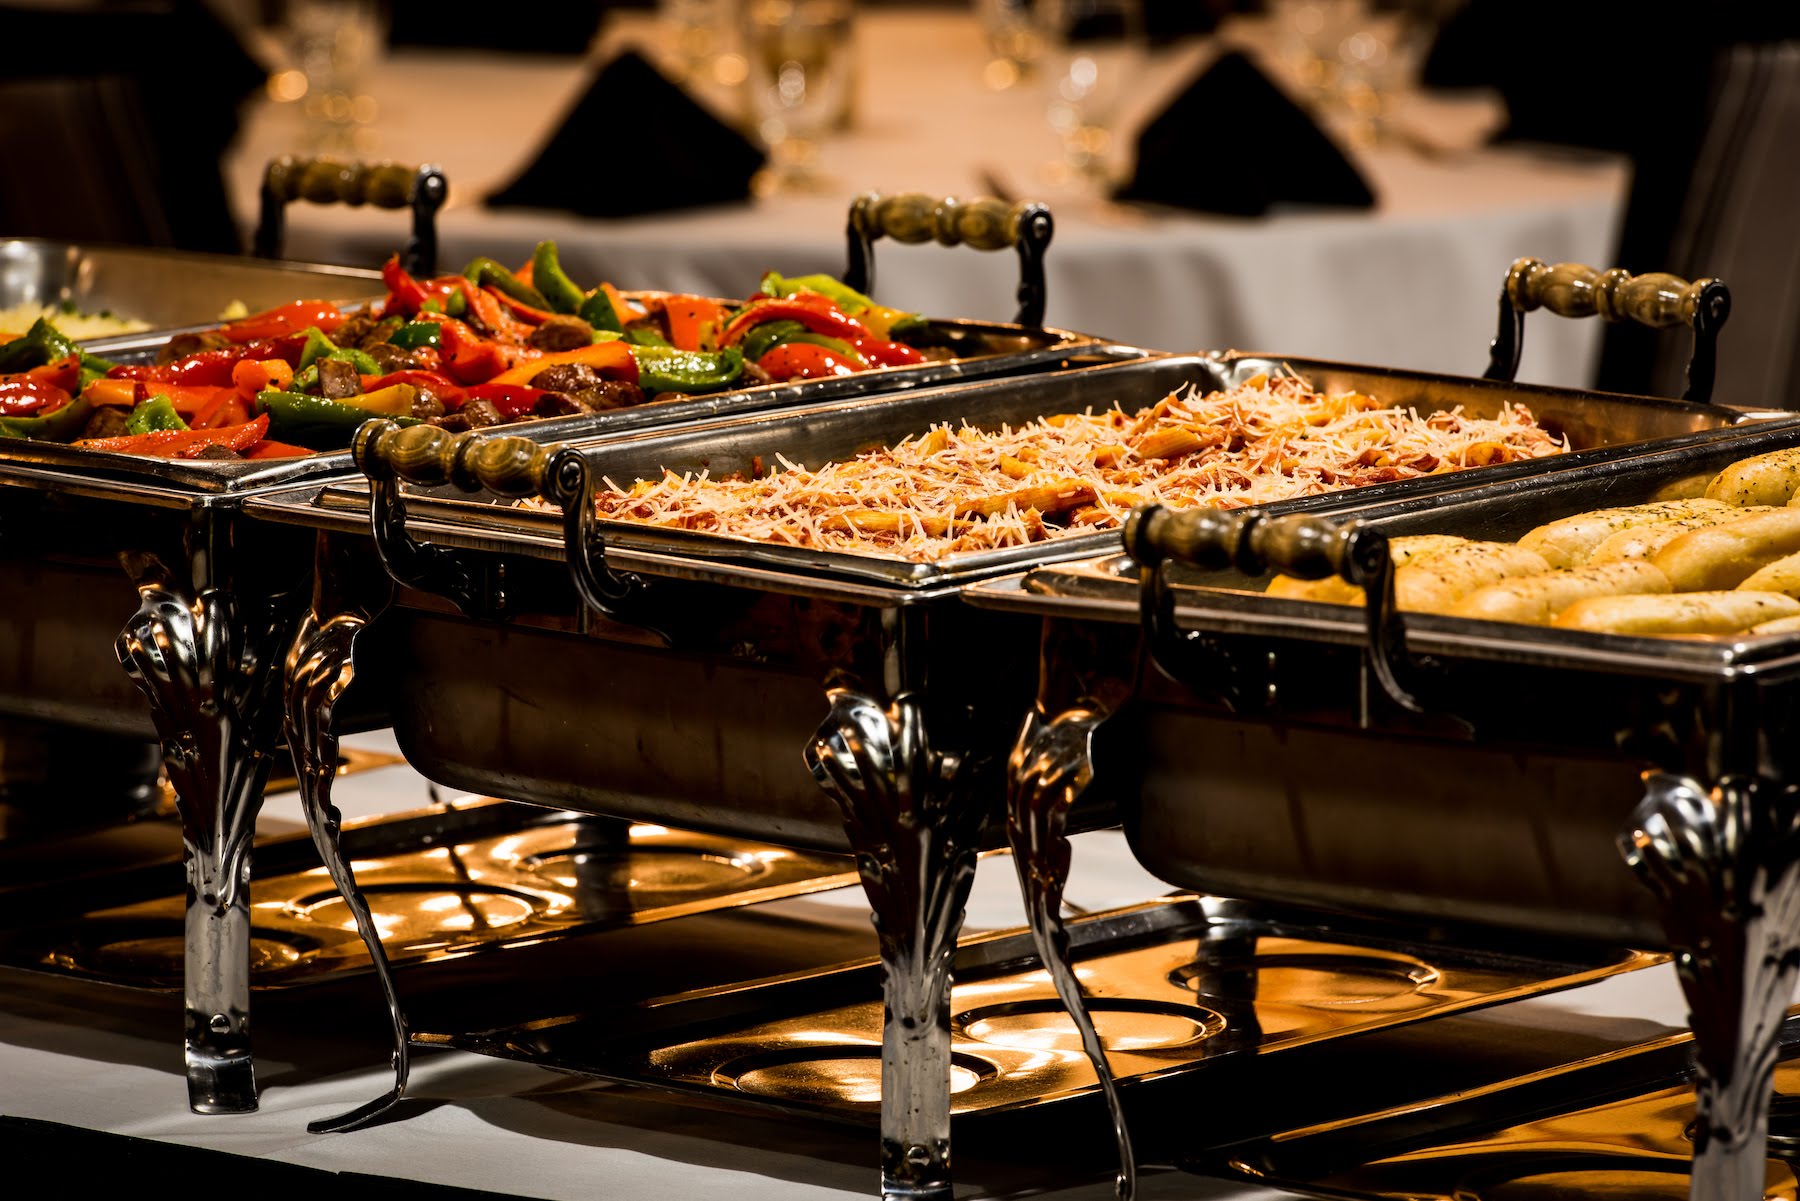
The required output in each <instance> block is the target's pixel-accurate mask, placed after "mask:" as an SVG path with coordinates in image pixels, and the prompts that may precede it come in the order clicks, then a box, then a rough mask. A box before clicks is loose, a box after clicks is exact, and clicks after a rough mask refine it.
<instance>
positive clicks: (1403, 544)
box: [1267, 534, 1468, 605]
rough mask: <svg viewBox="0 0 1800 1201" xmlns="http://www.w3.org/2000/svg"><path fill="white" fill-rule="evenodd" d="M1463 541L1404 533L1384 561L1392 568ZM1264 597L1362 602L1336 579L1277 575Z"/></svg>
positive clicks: (1360, 595)
mask: <svg viewBox="0 0 1800 1201" xmlns="http://www.w3.org/2000/svg"><path fill="white" fill-rule="evenodd" d="M1467 541H1468V539H1467V538H1459V537H1457V536H1456V535H1455V534H1406V535H1403V536H1401V537H1399V538H1389V539H1388V558H1390V559H1392V560H1393V561H1394V566H1395V567H1400V566H1403V565H1405V564H1406V563H1409V562H1411V561H1412V560H1413V559H1415V558H1417V557H1418V556H1420V555H1428V554H1431V553H1432V552H1434V551H1440V550H1444V549H1447V548H1448V547H1452V546H1456V545H1457V544H1459V543H1463V542H1467ZM1267 595H1269V596H1280V597H1286V598H1287V599H1288V600H1308V601H1319V602H1321V603H1323V604H1330V605H1360V604H1362V603H1363V590H1362V589H1361V588H1358V587H1357V586H1356V585H1354V584H1351V583H1347V582H1346V581H1344V580H1343V579H1342V578H1340V577H1338V576H1327V577H1326V578H1324V579H1322V580H1303V579H1300V578H1299V577H1297V576H1291V575H1278V576H1276V577H1275V578H1274V579H1272V580H1270V581H1269V588H1268V593H1267Z"/></svg>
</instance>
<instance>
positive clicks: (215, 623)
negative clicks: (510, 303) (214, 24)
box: [0, 163, 1146, 1112]
mask: <svg viewBox="0 0 1800 1201" xmlns="http://www.w3.org/2000/svg"><path fill="white" fill-rule="evenodd" d="M296 173H298V174H296ZM427 174H428V171H425V170H424V169H422V170H421V172H420V173H419V174H417V175H414V174H412V173H410V172H407V171H400V170H398V169H385V168H384V169H377V170H375V171H374V172H372V173H371V172H359V169H355V168H346V167H343V166H341V165H337V164H330V163H280V164H275V165H274V166H272V167H271V182H270V185H269V187H270V189H272V190H273V192H275V193H279V195H277V196H276V200H275V202H272V205H273V207H272V208H266V209H265V216H268V215H269V213H271V212H272V213H274V214H275V215H276V216H277V217H278V216H279V212H280V203H279V202H280V201H281V200H283V199H284V198H291V196H289V195H288V194H289V193H291V192H293V190H294V188H293V186H292V185H293V184H294V181H295V180H298V179H301V178H302V177H304V179H305V180H307V181H313V180H315V177H317V180H319V181H323V183H329V184H331V185H332V186H331V188H328V189H326V190H325V191H319V192H318V194H317V195H316V196H315V195H314V191H315V189H313V188H312V184H311V183H304V184H303V185H302V186H300V193H301V194H304V195H307V196H308V197H309V198H314V199H318V198H320V197H322V196H325V195H327V193H329V194H330V195H331V196H333V197H335V198H338V199H344V198H347V196H358V197H361V198H363V199H365V200H373V201H375V202H377V203H380V202H381V196H386V197H387V198H388V199H395V200H405V199H406V198H407V197H408V196H411V197H412V198H414V199H417V198H418V196H420V195H423V194H424V193H425V192H426V191H429V190H430V189H429V188H427V187H426V182H429V181H427V180H426V176H427ZM277 176H279V177H280V178H279V179H277ZM421 181H426V182H421ZM339 185H341V187H340V186H339ZM432 186H433V187H436V188H437V191H438V193H440V194H441V178H440V179H439V180H438V184H437V185H432ZM346 188H347V189H348V190H349V191H348V193H347V194H346V193H344V192H343V189H346ZM333 189H336V190H333ZM371 189H373V192H371ZM375 192H379V193H381V195H380V196H378V195H375V194H374V193H375ZM365 193H368V194H367V195H365ZM428 198H429V197H428ZM922 200H923V198H920V197H907V196H903V197H894V198H888V199H886V200H881V199H879V198H869V197H865V198H863V199H862V200H860V201H859V202H858V208H857V209H856V212H857V213H859V214H860V216H859V217H858V218H857V225H856V229H857V234H856V238H857V240H858V245H859V246H860V247H861V252H860V255H859V256H858V257H857V258H856V259H855V260H854V261H855V262H859V263H861V265H862V267H861V269H862V272H863V280H864V282H865V283H866V280H867V277H868V273H869V271H871V270H872V264H871V260H870V257H869V253H868V242H869V241H871V240H872V239H874V238H877V237H882V236H887V237H893V238H896V239H898V240H902V241H918V240H923V239H925V238H929V237H936V238H937V239H938V240H939V241H942V242H944V243H946V244H954V243H956V242H964V243H967V244H969V245H974V246H977V247H980V248H983V249H993V248H999V247H1004V246H1013V245H1016V247H1017V249H1018V250H1019V254H1020V261H1021V293H1020V300H1021V309H1020V321H1021V322H1022V324H1002V323H993V322H979V321H934V322H932V323H931V327H930V337H931V339H932V340H934V341H935V342H937V343H938V344H939V345H941V346H943V347H946V348H948V349H949V350H950V351H952V352H953V353H954V355H955V357H953V358H951V359H949V360H946V361H941V362H931V363H927V364H924V365H921V366H917V367H908V368H896V369H885V370H880V371H872V372H864V373H860V374H857V375H853V376H847V377H841V378H833V379H824V380H808V381H799V382H794V383H787V384H779V385H768V386H761V387H754V388H746V389H739V390H736V391H734V392H729V393H721V394H717V395H712V396H703V397H698V398H694V399H690V400H685V401H679V402H670V403H665V404H652V405H644V406H640V407H637V408H632V409H626V410H618V411H614V412H609V413H605V414H600V415H593V416H588V417H580V418H570V419H565V420H556V421H545V422H538V423H533V424H529V425H525V426H521V427H518V428H517V429H516V430H514V429H512V428H509V430H508V433H509V434H510V433H514V432H516V433H518V434H519V435H520V436H523V437H526V438H532V439H541V438H552V437H569V436H572V435H574V434H578V433H581V434H589V435H592V434H595V433H597V432H601V431H605V432H608V433H611V434H618V433H625V432H629V431H642V430H647V429H652V428H657V427H663V426H669V425H674V424H678V423H681V422H687V421H695V420H699V419H703V418H715V419H716V418H720V417H725V416H730V415H736V414H746V413H752V412H756V411H759V410H763V409H768V408H774V407H777V406H783V405H792V404H801V403H807V402H816V401H821V400H840V401H843V400H850V399H852V398H861V397H867V396H873V395H876V394H878V393H881V392H884V391H890V390H904V389H911V388H918V387H921V386H923V385H927V384H938V383H944V382H948V381H956V380H962V379H968V378H979V377H983V376H987V375H1002V374H1008V373H1029V372H1036V371H1046V370H1052V369H1056V368H1059V367H1064V366H1066V365H1068V364H1069V363H1070V362H1071V361H1074V360H1076V359H1079V358H1085V357H1089V356H1092V357H1095V358H1099V359H1102V360H1105V359H1115V358H1123V357H1141V356H1143V355H1144V354H1145V353H1146V352H1143V351H1139V350H1136V349H1133V348H1128V347H1117V346H1111V345H1105V344H1102V343H1099V342H1098V341H1096V340H1094V339H1091V338H1086V337H1084V336H1082V335H1077V334H1071V333H1067V332H1064V331H1059V330H1046V329H1043V328H1041V320H1042V312H1043V292H1042V271H1041V268H1042V262H1041V259H1042V253H1043V249H1044V245H1045V244H1046V243H1047V241H1048V238H1049V229H1050V225H1049V214H1048V213H1047V212H1045V211H1043V209H1042V207H1041V206H1030V205H1027V206H1016V207H1014V208H1008V207H1006V206H1003V205H998V204H997V202H991V201H976V202H970V203H967V204H957V203H953V202H942V203H937V202H931V203H927V204H924V205H923V207H921V205H920V203H919V202H920V201H922ZM418 232H419V231H418V230H415V233H418ZM426 232H429V231H428V230H427V231H426ZM262 241H267V239H262ZM428 242H429V239H427V240H426V242H425V243H421V242H419V241H418V240H417V239H415V243H414V245H413V246H411V247H410V248H409V252H411V253H415V254H421V255H422V254H425V253H426V251H427V250H428V249H429V247H428V245H427V243H428ZM108 261H111V260H108ZM151 261H156V260H155V256H151ZM226 262H230V260H226ZM180 265H181V260H179V259H168V260H167V261H166V262H165V264H164V267H163V270H164V271H166V272H169V273H170V275H171V276H172V277H173V276H178V275H179V271H178V270H176V268H178V267H179V266H180ZM236 266H238V267H239V268H241V269H242V271H244V272H247V273H249V276H250V277H255V278H259V277H260V276H259V274H258V273H269V272H273V271H277V268H275V267H272V266H265V265H260V264H253V263H239V264H236ZM90 274H92V271H90ZM197 278H199V279H201V280H202V281H205V282H207V283H208V284H209V285H210V283H211V282H215V281H216V279H218V278H222V277H217V276H214V275H207V274H205V273H201V274H199V275H198V276H197ZM229 278H233V279H235V278H236V277H235V276H231V277H229ZM279 278H280V279H281V281H282V287H281V288H280V290H279V291H278V292H277V293H276V294H275V298H276V299H278V300H288V299H292V296H293V291H292V289H294V288H295V287H296V285H297V284H298V283H300V282H301V281H304V282H305V285H306V286H305V288H304V289H303V290H305V291H313V292H317V291H319V290H321V288H320V286H319V285H318V284H317V283H316V282H315V281H316V280H317V279H323V280H327V281H332V280H336V279H337V278H338V273H336V272H325V273H324V274H323V275H321V276H316V277H315V276H312V275H305V274H296V273H295V272H293V271H291V270H289V271H287V272H286V273H285V274H281V275H280V276H279ZM346 278H350V279H355V280H357V281H359V282H360V281H363V280H365V278H373V277H365V276H364V275H362V274H360V273H347V274H346ZM368 291H369V292H371V293H375V294H379V293H380V292H381V291H383V288H382V286H381V285H380V283H379V280H378V279H377V281H376V283H375V284H374V286H372V287H370V288H368ZM265 295H266V294H259V303H268V302H270V301H265V300H263V297H264V296H265ZM225 303H226V298H225V297H223V296H220V297H218V299H217V300H216V301H215V302H214V303H213V304H212V305H211V307H209V308H208V309H207V310H206V311H205V313H204V318H205V319H208V320H210V319H212V318H214V317H216V315H217V311H218V309H219V308H221V307H223V305H224V304H225ZM168 333H169V331H167V330H164V331H162V332H161V333H159V334H156V335H143V336H133V337H124V338H114V339H108V340H103V341H100V342H97V343H94V344H93V345H92V347H91V349H92V350H93V351H94V352H95V353H97V354H102V355H107V356H111V357H115V358H119V359H125V360H131V359H143V358H148V357H150V356H151V355H153V354H154V352H155V350H156V348H157V347H159V346H160V345H161V344H162V342H163V341H164V340H165V339H166V337H167V336H168ZM352 469H353V468H352V464H351V461H350V456H349V454H348V452H340V453H336V454H320V455H313V456H309V457H307V458H304V459H295V460H284V461H270V462H227V463H214V462H192V461H190V462H181V461H172V460H152V459H147V458H141V457H136V456H127V455H119V454H110V453H102V452H96V451H89V450H82V449H78V448H75V447H70V446H60V445H56V444H52V443H43V442H26V441H22V440H10V441H0V485H6V486H8V488H9V489H10V494H9V497H8V502H7V506H8V507H7V509H6V512H5V521H6V538H7V549H6V552H5V553H6V554H7V556H8V558H9V559H10V560H11V565H12V566H14V567H16V570H13V571H9V572H8V573H7V574H6V579H7V584H6V589H7V590H8V595H9V598H10V599H11V600H12V601H13V602H14V604H13V606H12V607H11V608H9V610H8V615H7V617H6V618H5V619H0V620H3V621H4V623H5V624H4V625H0V629H8V628H9V629H10V632H11V633H12V634H13V637H12V638H11V639H9V640H8V642H7V644H6V646H7V650H6V652H5V653H4V655H3V656H0V713H11V714H15V715H18V716H22V717H27V718H32V719H37V720H47V721H55V722H61V723H65V724H70V725H74V726H78V727H82V728H86V729H91V730H104V731H108V732H112V733H118V734H123V735H127V736H135V737H141V738H146V739H148V738H152V737H160V739H161V740H162V742H163V744H164V753H165V762H166V764H167V766H168V768H169V771H170V775H171V778H172V779H174V780H175V782H176V785H177V791H178V793H179V795H180V798H181V802H182V804H181V813H182V817H183V826H184V832H185V834H186V840H187V843H188V846H189V849H190V855H191V856H192V859H193V863H192V864H191V865H190V866H191V873H192V875H193V878H194V879H195V881H196V888H197V891H196V892H195V894H194V896H193V897H192V898H190V901H191V912H190V916H189V923H188V928H189V936H190V942H191V946H190V955H191V956H192V965H193V967H192V971H191V973H190V975H192V976H193V977H194V978H195V982H194V984H193V986H192V988H191V989H190V995H189V1010H190V1012H189V1017H188V1062H189V1100H190V1104H191V1105H192V1106H193V1107H194V1108H195V1109H197V1110H199V1111H202V1112H224V1111H236V1110H242V1109H248V1108H253V1107H254V1105H255V1095H256V1090H255V1083H254V1078H253V1075H252V1071H251V1058H250V1050H249V1040H248V1035H247V1008H248V992H247V987H248V985H247V983H246V980H245V977H244V964H245V962H246V961H247V954H248V950H247V948H248V946H249V944H248V941H247V939H248V929H249V926H248V919H247V917H246V916H245V914H244V912H243V901H244V892H243V889H242V888H241V887H239V884H240V883H241V880H242V878H243V877H244V876H245V875H246V873H247V871H248V862H249V861H248V842H247V839H248V837H249V830H250V828H251V826H252V825H253V824H254V817H255V810H256V806H257V804H258V799H257V798H258V796H259V789H260V783H261V779H262V776H263V773H264V772H265V771H266V764H265V762H264V760H265V756H266V754H267V752H268V750H269V748H270V746H271V745H272V742H273V739H274V738H275V737H276V735H277V726H276V714H277V712H278V709H279V680H280V677H279V673H278V672H276V671H274V670H273V669H274V667H275V665H276V664H278V663H280V662H281V661H282V656H283V654H284V652H285V651H286V650H287V649H288V646H289V643H290V640H291V638H292V637H293V634H294V632H295V628H296V626H295V623H296V621H297V620H298V614H299V610H300V609H301V608H302V607H303V602H304V599H305V594H306V593H307V591H308V590H309V589H310V587H311V586H312V583H313V564H312V553H311V545H310V539H309V538H308V536H307V535H305V534H302V533H297V532H295V531H292V530H283V529H273V528H266V527H254V528H251V529H246V528H244V527H243V526H242V525H241V524H240V521H239V513H240V505H241V501H242V500H243V498H244V497H246V496H248V495H251V494H253V493H255V492H257V491H258V490H259V489H267V488H272V487H291V486H293V485H295V484H298V483H300V482H302V481H308V480H317V479H323V478H328V477H330V476H332V475H334V474H342V473H348V472H350V471H351V470H352ZM115 562H122V563H123V564H124V566H125V567H126V571H127V573H128V576H129V579H130V582H131V583H133V584H135V585H136V587H137V590H138V594H139V597H138V601H137V609H138V612H137V615H136V616H135V617H133V618H132V619H131V621H130V623H129V624H128V626H127V629H126V632H125V634H123V635H118V634H117V630H118V622H119V620H120V618H121V617H122V616H123V615H125V614H128V613H130V612H131V607H132V604H131V602H130V594H129V593H128V592H127V591H125V587H126V585H125V582H124V581H122V580H120V578H119V576H118V574H117V572H116V568H115V567H114V566H113V564H114V563H115ZM115 641H116V642H117V653H116V657H117V658H119V659H123V660H124V661H125V663H126V665H127V671H128V672H130V673H131V674H130V676H129V677H127V676H126V675H124V674H122V673H120V672H118V671H117V670H116V668H115V667H114V662H115V655H114V654H112V653H109V652H108V650H107V648H108V647H110V646H113V644H114V643H115ZM128 680H129V681H135V682H136V685H137V689H138V690H139V691H141V692H142V693H143V694H144V695H145V696H146V697H148V699H149V701H150V707H149V709H148V710H146V708H145V706H144V703H143V700H142V699H140V698H139V697H138V696H137V695H136V694H135V693H134V691H133V689H132V687H131V686H130V684H129V682H128ZM321 762H324V761H321ZM202 861H204V862H202ZM204 915H209V916H204Z"/></svg>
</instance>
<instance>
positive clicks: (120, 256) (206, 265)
mask: <svg viewBox="0 0 1800 1201" xmlns="http://www.w3.org/2000/svg"><path fill="white" fill-rule="evenodd" d="M384 290H385V289H384V287H383V285H382V282H381V275H380V273H379V272H375V271H365V270H360V269H357V268H352V267H330V266H324V265H321V264H317V263H283V262H270V261H265V260H258V259H241V258H233V257H231V256H229V255H218V254H196V253H193V252H191V251H179V250H152V249H148V248H144V247H135V246H88V245H83V244H80V243H76V242H61V241H54V240H51V239H47V238H9V239H7V240H5V241H0V309H6V308H12V307H13V306H14V305H22V304H32V305H43V306H51V305H55V306H61V307H68V308H71V309H74V310H76V311H79V312H84V313H100V312H107V313H111V314H112V315H113V316H115V317H122V318H128V319H132V320H136V321H141V322H143V323H145V324H146V325H147V326H149V327H151V328H153V329H174V328H180V327H184V326H193V325H205V324H216V323H217V322H218V321H219V320H220V319H221V314H222V313H223V312H224V311H225V310H226V309H227V308H228V307H230V306H232V305H234V304H237V303H239V302H241V303H242V304H243V305H244V306H245V307H246V308H248V309H249V310H251V311H252V312H255V311H257V310H260V309H266V308H273V307H274V306H276V305H278V304H285V303H286V302H288V301H290V300H293V299H294V298H295V297H296V296H300V295H306V296H317V297H320V298H322V299H331V300H356V299H359V298H362V297H374V296H380V295H381V294H382V292H383V291H384ZM15 332H20V333H22V332H24V331H22V330H20V331H15ZM119 342H120V339H118V338H117V337H108V338H105V339H104V340H103V341H102V342H100V343H99V344H100V345H106V346H113V345H116V344H118V343H119Z"/></svg>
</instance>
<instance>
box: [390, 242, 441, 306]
mask: <svg viewBox="0 0 1800 1201" xmlns="http://www.w3.org/2000/svg"><path fill="white" fill-rule="evenodd" d="M381 282H382V283H384V284H386V285H387V290H388V307H387V311H388V312H392V311H393V310H394V309H396V308H398V309H399V310H400V311H401V312H403V313H405V314H407V315H408V316H414V315H416V314H417V313H418V312H419V310H420V309H422V308H424V307H425V302H426V301H427V300H430V299H432V297H431V296H430V295H429V294H428V293H427V292H426V291H425V289H424V288H422V287H420V286H419V281H418V280H416V279H414V278H413V277H412V274H411V273H410V272H408V271H407V269H406V268H405V267H402V266H401V265H400V256H399V255H397V254H396V255H394V256H393V257H391V258H390V259H388V261H387V262H385V263H383V264H382V265H381Z"/></svg>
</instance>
